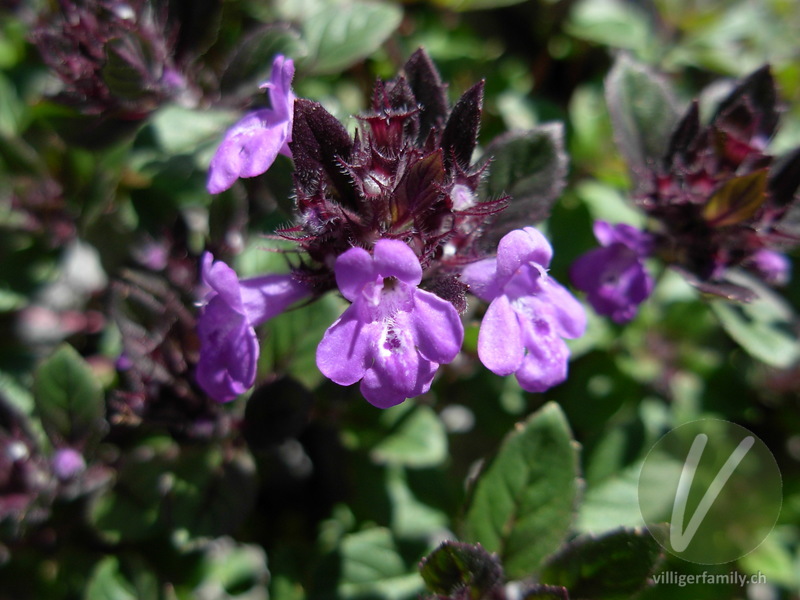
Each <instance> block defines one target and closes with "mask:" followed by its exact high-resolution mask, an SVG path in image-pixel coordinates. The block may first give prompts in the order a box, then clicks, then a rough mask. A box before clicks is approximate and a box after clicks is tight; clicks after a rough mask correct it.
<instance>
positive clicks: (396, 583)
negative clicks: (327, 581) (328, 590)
mask: <svg viewBox="0 0 800 600" xmlns="http://www.w3.org/2000/svg"><path fill="white" fill-rule="evenodd" d="M339 552H340V559H341V576H340V578H339V585H338V588H337V597H339V598H364V597H374V598H386V599H387V600H392V599H395V598H414V597H416V594H418V593H419V592H420V591H421V590H422V578H421V577H420V576H419V574H418V573H414V572H411V571H410V570H409V569H408V568H407V567H406V564H405V562H404V561H403V558H402V556H400V553H399V552H398V550H397V547H396V545H395V543H394V540H393V539H392V535H391V533H390V532H389V530H387V529H383V528H380V527H376V528H373V529H367V530H365V531H359V532H357V533H351V534H349V535H346V536H344V538H343V539H342V543H341V546H340V550H339Z"/></svg>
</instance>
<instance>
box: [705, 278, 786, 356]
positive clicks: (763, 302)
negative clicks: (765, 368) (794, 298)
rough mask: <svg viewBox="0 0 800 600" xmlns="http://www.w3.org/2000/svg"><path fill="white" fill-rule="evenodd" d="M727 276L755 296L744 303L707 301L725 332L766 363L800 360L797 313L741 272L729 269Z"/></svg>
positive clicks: (775, 295)
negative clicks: (755, 296) (752, 292)
mask: <svg viewBox="0 0 800 600" xmlns="http://www.w3.org/2000/svg"><path fill="white" fill-rule="evenodd" d="M728 279H729V280H730V281H731V282H732V283H734V284H737V285H742V286H744V287H746V288H748V289H751V290H753V291H754V292H755V293H756V294H757V295H758V297H757V298H756V299H755V300H753V301H752V302H749V303H747V304H736V303H733V302H727V301H725V300H712V301H711V302H710V304H711V308H712V309H713V310H714V313H715V314H716V315H717V318H719V320H720V322H721V323H722V327H723V328H724V329H725V331H727V332H728V335H730V336H731V337H732V338H733V339H734V340H735V341H736V342H737V343H738V344H739V345H741V346H742V348H744V349H745V350H746V351H747V352H748V353H749V354H750V355H751V356H753V357H754V358H757V359H758V360H761V361H763V362H765V363H767V364H768V365H770V366H773V367H777V368H779V369H785V368H788V367H790V366H792V365H793V364H795V363H796V362H797V361H798V360H800V341H799V340H798V338H797V328H798V321H797V315H796V314H795V313H794V310H793V309H792V307H791V306H790V305H789V304H788V303H787V302H786V300H784V299H783V298H782V297H781V296H780V295H779V294H777V293H776V292H774V291H772V290H771V289H769V288H768V287H767V286H765V285H763V284H762V283H760V282H759V281H757V280H756V279H755V278H754V277H752V276H750V275H747V274H745V273H742V272H731V273H729V274H728Z"/></svg>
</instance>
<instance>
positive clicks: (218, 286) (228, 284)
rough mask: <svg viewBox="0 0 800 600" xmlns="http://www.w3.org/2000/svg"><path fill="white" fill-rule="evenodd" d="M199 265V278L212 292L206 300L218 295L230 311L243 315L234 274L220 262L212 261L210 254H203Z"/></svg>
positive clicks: (237, 281)
mask: <svg viewBox="0 0 800 600" xmlns="http://www.w3.org/2000/svg"><path fill="white" fill-rule="evenodd" d="M200 264H201V267H200V277H201V279H202V280H203V283H205V284H206V285H207V286H208V287H210V288H211V290H212V291H211V292H210V293H209V295H208V296H206V299H207V300H209V301H210V300H211V299H212V298H213V297H215V296H217V295H219V296H220V297H221V298H222V299H223V301H224V303H225V304H227V305H228V306H230V307H231V309H232V310H235V311H236V312H238V313H240V314H242V315H243V314H244V307H243V306H242V296H241V291H240V289H239V278H238V277H237V276H236V272H235V271H234V270H233V269H231V268H230V267H229V266H228V265H226V264H225V263H224V262H222V261H221V260H218V261H214V256H213V255H212V254H211V253H210V252H205V253H204V254H203V257H202V259H201V263H200Z"/></svg>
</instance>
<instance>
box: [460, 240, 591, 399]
mask: <svg viewBox="0 0 800 600" xmlns="http://www.w3.org/2000/svg"><path fill="white" fill-rule="evenodd" d="M552 254H553V250H552V248H551V246H550V243H549V242H548V241H547V240H546V239H545V237H544V236H543V235H542V234H541V233H539V231H537V230H536V229H534V228H533V227H525V228H524V229H516V230H514V231H511V232H510V233H508V234H506V235H505V236H504V237H503V238H502V239H501V240H500V243H499V245H498V248H497V257H496V258H488V259H484V260H481V261H478V262H475V263H472V264H471V265H468V266H467V267H466V268H465V269H464V272H463V276H462V279H463V281H464V282H465V283H467V284H468V285H469V286H470V291H471V292H472V293H473V294H475V295H476V296H477V297H478V298H481V299H482V300H485V301H486V302H489V303H490V304H489V308H488V309H487V310H486V314H485V316H484V317H483V322H482V323H481V328H480V332H479V334H478V356H479V357H480V359H481V362H483V364H484V365H485V366H486V367H487V368H488V369H489V370H490V371H492V372H494V373H496V374H497V375H501V376H505V375H510V374H511V373H514V374H515V375H516V377H517V381H519V384H520V385H521V386H522V388H523V389H525V390H527V391H529V392H542V391H544V390H546V389H548V388H550V387H552V386H554V385H556V384H559V383H561V382H562V381H564V380H565V379H566V377H567V362H568V360H569V349H568V348H567V345H566V343H564V340H563V338H576V337H580V336H581V335H583V332H584V330H585V328H586V314H585V312H584V310H583V307H582V306H581V305H580V303H579V302H578V301H577V300H576V299H575V298H574V297H573V296H572V295H571V294H570V293H569V292H568V291H567V290H566V288H564V287H563V286H561V285H560V284H559V283H558V282H556V281H555V280H554V279H553V278H552V277H550V276H548V274H547V267H548V265H549V264H550V259H551V258H552Z"/></svg>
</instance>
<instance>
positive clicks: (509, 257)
mask: <svg viewBox="0 0 800 600" xmlns="http://www.w3.org/2000/svg"><path fill="white" fill-rule="evenodd" d="M552 256H553V248H552V247H551V246H550V242H548V241H547V238H545V237H544V236H543V235H542V234H541V233H540V232H539V231H538V230H536V229H534V228H533V227H525V228H524V229H515V230H513V231H510V232H509V233H507V234H506V235H505V236H503V238H502V239H501V240H500V243H499V244H498V245H497V280H498V282H499V283H500V284H501V285H505V284H506V283H507V282H508V281H509V279H511V277H512V276H513V275H514V273H515V272H516V271H517V269H519V267H520V266H521V265H523V264H525V263H530V262H534V263H536V264H538V265H541V266H542V267H545V268H546V267H547V266H548V265H549V264H550V259H551V258H552Z"/></svg>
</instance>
